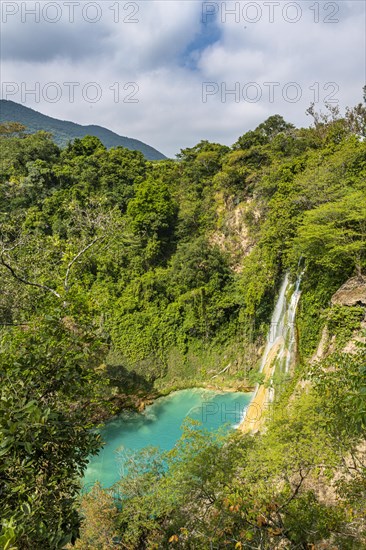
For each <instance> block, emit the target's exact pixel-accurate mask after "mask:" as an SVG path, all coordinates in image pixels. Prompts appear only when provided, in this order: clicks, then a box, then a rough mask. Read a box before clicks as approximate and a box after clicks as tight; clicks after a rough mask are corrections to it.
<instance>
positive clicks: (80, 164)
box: [0, 105, 366, 550]
mask: <svg viewBox="0 0 366 550" xmlns="http://www.w3.org/2000/svg"><path fill="white" fill-rule="evenodd" d="M310 114H312V115H313V118H314V124H313V125H312V126H311V127H310V128H309V129H296V128H295V127H293V126H292V125H291V124H289V123H286V122H285V121H284V120H283V119H282V117H280V116H278V115H276V116H273V117H270V118H269V119H268V120H267V121H265V122H264V123H262V124H261V125H259V126H258V128H256V129H255V130H253V131H249V132H247V133H245V134H244V135H243V136H241V137H240V138H239V139H238V141H237V142H236V143H235V144H234V145H233V147H232V148H229V147H227V146H222V145H219V144H215V143H209V142H207V141H202V142H200V143H199V144H198V145H197V146H195V147H193V148H189V149H184V150H182V151H181V153H180V155H178V159H177V161H171V160H163V161H159V162H149V161H146V160H145V159H144V157H143V155H142V154H141V153H139V152H137V151H129V150H127V149H123V148H119V147H117V148H115V149H110V150H107V149H106V148H105V147H104V146H103V144H102V143H101V142H100V141H99V140H98V139H97V138H95V137H84V138H83V139H76V140H75V141H74V142H73V143H72V144H70V145H69V146H68V147H67V148H66V149H64V150H60V149H59V148H58V147H57V146H56V145H55V144H54V142H53V141H52V139H51V137H50V136H49V135H48V134H47V133H45V132H39V133H37V134H34V135H26V134H24V131H23V130H24V129H23V128H22V127H21V126H19V125H12V124H5V125H3V126H2V128H1V137H0V139H1V150H2V153H1V154H2V158H1V173H0V227H1V242H0V246H1V249H0V271H1V281H2V285H1V290H2V292H1V295H0V322H1V332H0V338H1V342H0V352H1V374H0V377H1V400H0V407H1V416H0V438H1V439H0V457H1V462H0V492H1V499H2V508H3V510H2V515H3V519H2V531H1V532H0V541H1V544H3V545H4V546H5V547H6V548H8V549H9V548H22V549H25V550H26V549H28V548H29V549H34V548H42V549H46V548H50V549H51V548H52V549H53V548H62V547H64V546H65V544H67V543H68V542H73V541H75V539H76V538H77V536H78V534H79V521H80V517H79V515H78V512H77V509H76V496H77V487H78V478H79V476H80V474H81V473H82V471H83V468H84V467H85V463H86V459H87V456H88V455H89V454H90V453H92V452H95V451H96V449H97V447H98V441H97V438H96V437H95V436H94V435H93V434H92V433H91V432H90V431H89V430H88V428H90V426H91V425H92V422H93V421H94V420H95V418H98V415H100V409H103V410H106V409H107V410H109V409H108V407H111V410H113V403H115V402H116V401H118V403H119V404H120V403H121V402H122V403H123V400H124V399H125V401H126V403H127V400H128V395H127V394H130V395H135V394H136V393H138V392H143V393H146V394H148V393H149V392H150V393H151V392H153V391H157V390H161V389H162V388H171V387H178V386H179V385H184V384H194V383H202V382H204V381H207V380H209V379H211V378H212V377H213V376H214V375H215V374H217V373H218V372H220V371H222V370H223V369H225V373H224V374H222V375H220V376H221V378H219V379H217V378H216V379H215V381H216V380H218V381H219V382H220V380H221V383H228V382H229V383H233V381H239V380H240V383H242V384H251V383H252V382H253V381H254V380H255V375H256V366H257V360H258V358H259V355H260V351H261V346H262V344H263V340H264V336H265V334H266V330H267V327H268V322H269V319H270V315H271V312H272V309H273V304H274V300H275V296H276V291H277V289H278V286H279V282H280V280H281V277H282V276H283V274H284V272H285V271H290V273H291V276H292V277H293V278H294V277H295V275H296V272H297V269H298V263H299V260H300V259H301V262H302V264H303V265H305V268H306V270H305V275H304V279H303V294H302V299H301V302H300V307H299V316H298V321H297V329H298V336H299V362H298V367H297V370H296V372H295V375H294V377H293V379H292V381H289V382H288V384H287V385H286V388H285V390H284V391H282V392H281V400H280V401H279V402H278V404H276V407H275V408H274V411H273V419H272V420H271V421H269V423H268V430H267V432H266V433H265V434H264V435H262V436H257V437H255V438H253V437H251V436H240V435H236V436H233V437H231V438H229V439H227V438H223V437H220V436H210V435H208V434H203V433H202V432H197V430H196V429H195V427H194V426H188V427H187V430H186V435H185V440H184V441H183V442H180V443H179V444H178V446H177V448H176V449H175V450H174V451H173V452H172V453H170V454H169V455H168V456H163V457H161V456H159V455H158V454H156V453H155V454H154V455H153V456H150V455H149V454H148V455H144V456H142V457H141V458H140V460H139V461H137V463H136V465H137V466H136V471H133V472H132V474H131V476H132V477H128V478H126V479H124V480H122V481H121V485H120V488H119V490H120V494H121V497H120V500H118V499H117V502H114V500H113V498H112V497H110V496H109V495H106V494H104V493H103V491H101V490H100V488H96V489H95V491H94V492H92V493H91V495H90V496H88V497H87V498H86V500H84V502H83V504H82V510H83V513H84V515H86V518H87V520H86V522H84V524H83V530H82V538H81V539H80V540H79V542H78V543H77V544H79V547H80V548H90V549H91V548H109V547H110V548H112V547H114V546H113V544H114V543H115V542H116V541H117V542H118V540H120V539H122V540H123V544H124V546H125V547H127V548H131V549H132V548H139V549H140V548H164V547H170V546H172V547H177V548H208V547H210V545H211V547H212V548H222V547H225V546H227V547H232V548H235V547H236V548H252V547H256V548H258V547H260V548H275V547H276V545H277V544H286V545H287V547H292V548H304V547H306V545H315V544H318V543H319V544H320V543H321V542H322V541H324V540H325V541H328V542H329V541H330V542H329V544H333V545H335V546H336V547H339V548H359V547H362V544H365V539H364V533H363V532H362V529H363V528H364V526H363V524H362V514H363V513H364V512H365V464H364V463H363V462H362V456H361V455H362V452H361V451H362V442H363V441H364V436H365V426H366V419H365V408H364V402H365V401H364V398H365V387H364V380H365V370H364V368H365V367H364V364H365V363H364V359H365V358H364V351H362V349H361V350H360V351H359V353H353V354H352V355H346V354H345V353H343V347H342V346H343V345H344V344H345V343H346V341H347V340H348V339H349V338H350V337H351V336H352V334H353V332H354V331H357V330H358V329H359V327H360V324H361V321H362V316H364V307H363V304H356V305H354V306H350V309H346V310H343V309H342V307H346V308H347V307H348V306H339V305H338V306H332V305H331V304H330V300H331V297H332V295H333V294H334V292H335V291H336V290H337V289H338V288H339V287H340V286H341V285H342V284H343V283H344V282H345V281H346V280H347V279H349V278H350V277H352V276H356V277H359V278H360V280H361V279H362V274H363V273H365V268H366V253H365V250H366V246H365V245H366V242H365V241H366V204H365V194H366V193H365V192H366V189H365V187H366V184H365V181H366V178H365V176H366V145H365V142H364V141H363V137H364V136H365V121H364V119H365V109H364V107H363V106H362V105H361V106H358V107H356V108H355V109H353V110H349V111H348V112H347V113H346V115H345V116H344V117H341V116H340V115H339V114H338V113H337V112H335V111H334V110H330V114H329V116H328V117H319V116H318V115H317V114H316V113H314V111H313V110H312V109H310ZM325 325H327V326H328V331H329V334H330V336H329V337H330V339H331V338H332V336H334V338H335V341H338V347H337V346H335V347H334V349H333V348H332V349H331V350H330V351H331V352H332V353H329V355H328V356H327V357H326V358H323V360H324V363H320V364H319V365H316V366H314V365H312V366H311V365H309V360H310V358H311V357H312V355H313V354H314V352H315V351H316V348H317V346H318V342H319V339H320V337H321V334H322V330H323V329H324V326H325ZM337 339H338V340H337ZM228 364H230V368H228V369H226V366H227V365H228ZM301 384H303V386H301ZM301 387H303V388H305V390H306V391H300V388H301ZM324 442H326V444H324ZM332 476H333V479H334V480H335V481H334V483H330V482H329V483H328V480H329V479H332ZM334 476H335V477H334ZM327 485H331V486H332V492H331V494H330V495H324V494H321V491H320V490H319V487H326V486H327ZM55 495H56V496H55ZM93 499H94V500H93ZM93 502H95V503H96V506H97V507H99V504H100V502H103V503H104V504H103V506H104V508H103V510H105V511H106V516H105V517H104V518H103V517H101V516H100V514H101V513H102V509H99V511H98V514H99V515H98V517H100V521H98V522H97V524H93V522H91V521H90V518H91V514H94V513H95V514H96V513H97V512H96V511H95V510H96V509H95V506H93ZM120 504H122V509H120V508H119V505H120ZM116 506H117V507H116ZM88 511H89V512H88ZM131 518H133V520H132V521H131ZM107 526H109V528H110V532H108V533H106V534H103V535H101V534H100V529H102V528H103V529H106V528H107ZM103 533H105V531H103ZM116 537H117V539H116ZM362 537H363V538H362ZM108 541H109V542H108ZM6 545H7V546H6ZM80 545H81V546H80ZM337 545H338V546H337ZM360 545H361V546H360ZM310 547H311V546H310Z"/></svg>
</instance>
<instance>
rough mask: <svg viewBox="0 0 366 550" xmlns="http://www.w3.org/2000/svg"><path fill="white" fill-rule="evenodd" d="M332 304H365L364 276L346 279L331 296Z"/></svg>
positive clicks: (365, 286) (365, 287)
mask: <svg viewBox="0 0 366 550" xmlns="http://www.w3.org/2000/svg"><path fill="white" fill-rule="evenodd" d="M331 303H332V305H336V304H339V305H341V306H356V305H363V306H366V278H365V277H352V278H351V279H348V281H346V282H345V283H344V285H342V286H341V288H339V289H338V290H337V292H336V293H335V294H333V296H332V300H331Z"/></svg>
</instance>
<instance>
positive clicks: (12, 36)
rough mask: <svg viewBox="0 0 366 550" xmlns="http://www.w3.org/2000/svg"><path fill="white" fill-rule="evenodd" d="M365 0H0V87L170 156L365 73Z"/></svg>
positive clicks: (349, 88)
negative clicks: (140, 142)
mask: <svg viewBox="0 0 366 550" xmlns="http://www.w3.org/2000/svg"><path fill="white" fill-rule="evenodd" d="M365 5H366V3H365V2H364V1H363V0H338V1H334V2H333V1H329V0H326V1H314V0H309V1H307V0H298V1H297V2H292V1H287V0H277V1H276V0H268V1H265V0H263V1H244V2H237V1H236V2H235V1H234V2H207V1H204V2H202V1H199V0H171V1H170V0H160V1H154V0H143V1H119V0H103V1H98V2H92V1H87V0H86V1H84V0H78V1H66V0H65V1H62V0H58V1H57V2H56V1H53V2H52V1H48V0H43V1H38V2H33V1H6V0H2V1H1V5H0V7H1V97H2V99H9V100H12V101H16V102H17V103H22V104H23V105H25V106H27V107H31V108H32V109H36V110H38V111H40V112H42V113H44V114H46V115H49V116H52V117H55V118H60V119H63V120H71V121H73V122H77V123H79V124H98V125H100V126H104V127H106V128H109V129H111V130H113V131H114V132H116V133H118V134H120V135H124V136H128V137H132V138H136V139H140V140H141V141H144V142H145V143H148V144H149V145H152V146H153V147H155V148H156V149H158V150H159V151H161V152H162V153H164V154H165V155H167V156H169V157H173V158H174V156H175V155H176V154H177V153H179V151H180V150H181V149H183V148H186V147H193V146H194V145H196V144H197V143H199V142H200V141H201V140H202V139H207V140H209V141H212V142H219V143H223V144H226V145H232V144H233V143H234V142H235V141H236V140H237V138H238V137H239V136H241V135H242V134H243V133H245V132H246V131H248V130H251V129H254V128H255V127H256V126H257V125H258V124H260V123H261V122H263V121H264V120H265V119H266V118H268V117H269V116H271V115H273V114H276V113H279V114H281V115H282V116H283V117H284V118H285V119H286V120H288V121H289V122H292V123H293V124H296V125H297V126H309V124H310V123H311V120H310V119H309V116H307V115H306V109H307V108H308V107H309V106H310V104H311V103H312V102H314V103H315V105H316V108H317V110H324V108H325V107H324V105H325V103H326V102H328V103H331V104H332V105H339V107H340V109H341V110H343V109H344V108H345V107H346V106H347V105H348V106H353V105H355V104H357V103H359V102H361V100H362V87H363V85H364V84H365V81H366V78H365V76H366V67H365V49H366V44H365V24H366V15H365Z"/></svg>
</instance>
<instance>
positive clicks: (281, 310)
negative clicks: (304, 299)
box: [240, 272, 303, 431]
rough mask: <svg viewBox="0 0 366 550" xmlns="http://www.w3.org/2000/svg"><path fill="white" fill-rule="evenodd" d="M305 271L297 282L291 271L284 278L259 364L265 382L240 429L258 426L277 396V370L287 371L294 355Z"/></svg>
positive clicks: (246, 413)
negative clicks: (274, 376) (275, 374)
mask: <svg viewBox="0 0 366 550" xmlns="http://www.w3.org/2000/svg"><path fill="white" fill-rule="evenodd" d="M302 275H303V272H302V273H301V274H300V275H299V276H298V278H297V281H296V283H295V285H293V284H291V283H290V280H289V275H288V273H286V275H285V277H284V279H283V282H282V285H281V288H280V292H279V295H278V299H277V303H276V306H275V309H274V311H273V314H272V319H271V324H270V327H269V330H268V334H267V341H266V347H265V349H264V352H263V355H262V359H261V364H260V372H262V373H263V374H264V382H265V384H261V385H260V384H257V386H256V389H255V392H254V396H253V399H252V401H251V404H250V406H249V407H248V409H247V410H246V411H245V413H244V417H243V420H242V422H241V423H240V429H242V430H243V431H255V430H257V429H259V427H260V425H261V422H260V419H261V418H263V410H264V409H265V407H266V406H267V405H268V403H271V402H272V401H273V398H274V389H273V385H272V381H273V375H274V373H275V372H277V373H288V372H289V370H290V368H291V364H292V362H293V360H294V358H295V352H296V338H295V316H296V309H297V306H298V303H299V299H300V294H301V292H300V283H301V279H302Z"/></svg>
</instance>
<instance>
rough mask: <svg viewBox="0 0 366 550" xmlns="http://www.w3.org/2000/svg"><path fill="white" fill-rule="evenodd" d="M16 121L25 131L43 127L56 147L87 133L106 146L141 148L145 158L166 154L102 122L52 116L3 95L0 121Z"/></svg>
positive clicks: (34, 130) (32, 131) (158, 158)
mask: <svg viewBox="0 0 366 550" xmlns="http://www.w3.org/2000/svg"><path fill="white" fill-rule="evenodd" d="M10 120H11V121H14V122H20V123H21V124H23V125H24V126H26V127H27V131H28V132H29V133H34V132H38V131H39V130H45V131H47V132H50V133H51V134H52V135H53V139H54V141H55V142H56V143H57V145H59V146H60V147H65V145H67V143H68V142H69V141H70V140H73V139H75V138H81V137H84V136H87V135H90V136H96V137H98V138H99V139H100V140H101V142H102V143H103V144H104V145H105V146H106V147H107V148H110V147H117V146H118V145H120V146H122V147H127V149H132V150H136V151H141V153H143V154H144V156H145V157H146V158H147V159H148V160H162V159H165V158H166V157H165V156H164V155H163V154H162V153H160V152H159V151H157V150H156V149H154V148H153V147H150V145H147V144H146V143H143V142H142V141H139V140H138V139H132V138H128V137H125V136H119V135H118V134H115V133H114V132H112V131H111V130H108V129H107V128H103V127H102V126H95V125H90V126H82V125H81V124H75V123H74V122H69V121H67V120H59V119H57V118H52V117H49V116H46V115H43V114H42V113H39V112H38V111H34V110H33V109H30V108H29V107H24V105H20V104H19V103H15V102H14V101H8V100H5V99H1V100H0V122H5V121H10Z"/></svg>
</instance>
